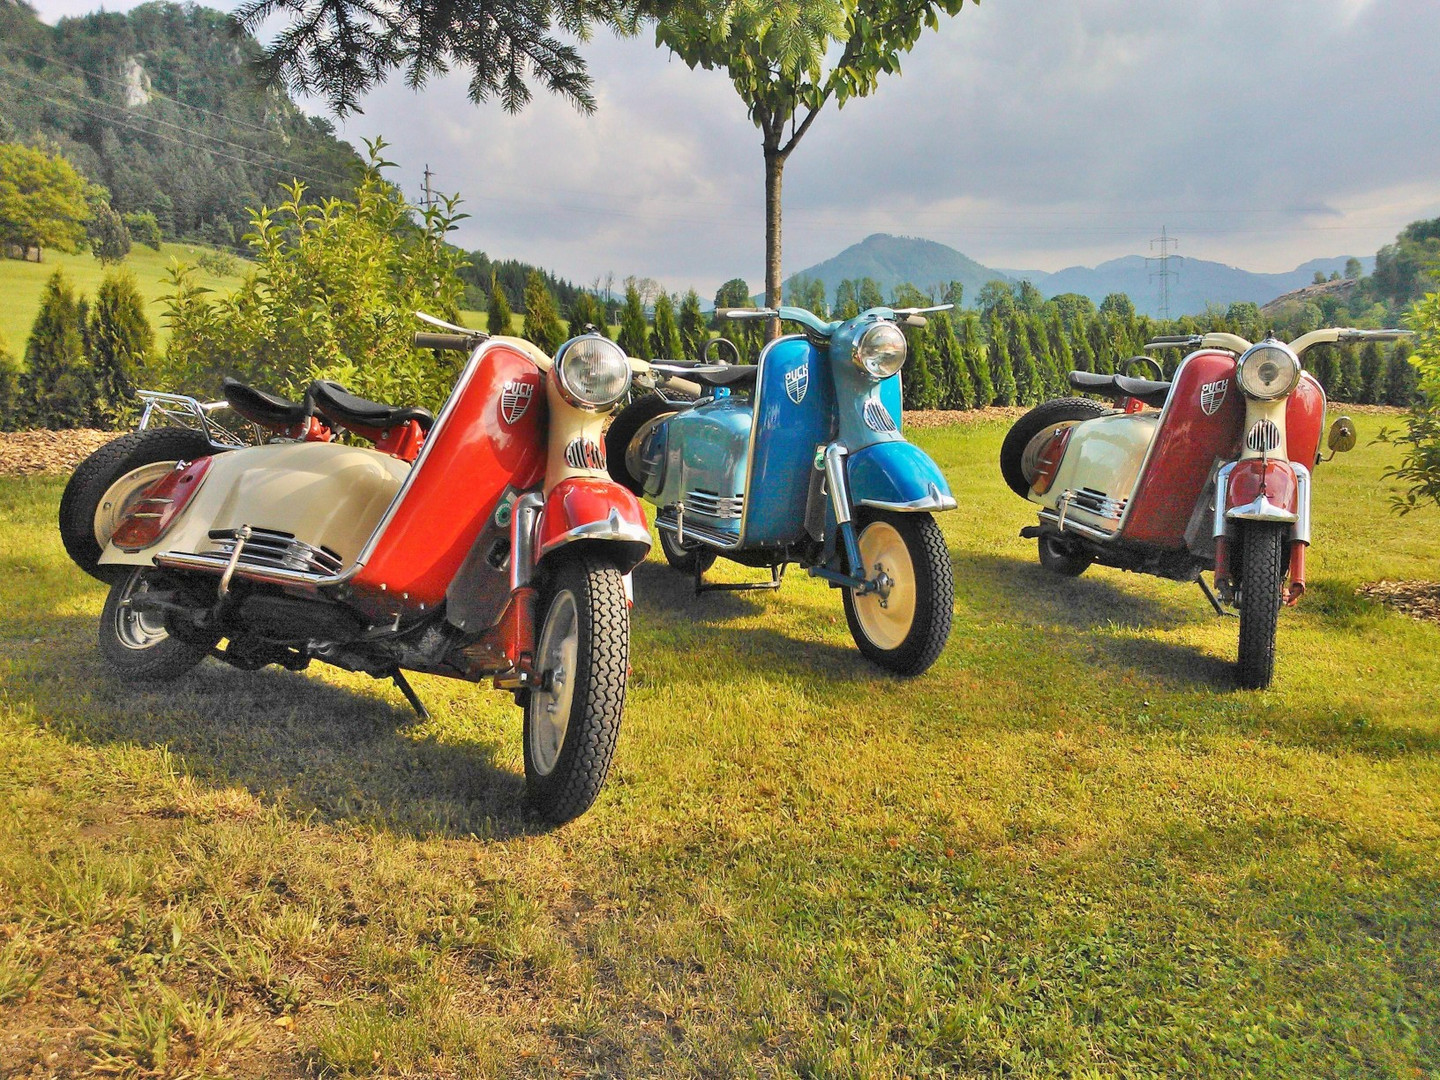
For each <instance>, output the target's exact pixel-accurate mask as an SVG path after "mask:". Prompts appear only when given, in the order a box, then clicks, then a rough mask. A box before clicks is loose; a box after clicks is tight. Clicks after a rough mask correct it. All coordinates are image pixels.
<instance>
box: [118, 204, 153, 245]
mask: <svg viewBox="0 0 1440 1080" xmlns="http://www.w3.org/2000/svg"><path fill="white" fill-rule="evenodd" d="M121 220H122V221H124V222H125V228H127V229H129V230H130V238H131V239H132V240H135V241H137V242H138V243H141V244H144V245H145V246H146V247H148V248H152V249H154V250H155V251H159V250H160V241H161V240H162V239H163V237H162V235H161V232H160V221H159V219H158V218H156V216H155V215H154V214H152V213H151V212H150V211H149V210H137V211H135V212H134V213H130V214H125V215H123V216H122V218H121Z"/></svg>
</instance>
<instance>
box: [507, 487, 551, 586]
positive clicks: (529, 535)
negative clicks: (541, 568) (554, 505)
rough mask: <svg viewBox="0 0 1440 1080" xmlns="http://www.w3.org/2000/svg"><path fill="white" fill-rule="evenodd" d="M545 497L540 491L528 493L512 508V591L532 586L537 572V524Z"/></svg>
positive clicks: (516, 501)
mask: <svg viewBox="0 0 1440 1080" xmlns="http://www.w3.org/2000/svg"><path fill="white" fill-rule="evenodd" d="M544 506H545V497H544V496H543V495H541V494H540V493H539V492H538V491H530V492H526V493H525V494H524V495H521V496H520V497H519V498H518V499H516V500H515V505H514V506H512V507H511V508H510V591H511V592H512V593H513V592H514V591H515V590H516V589H521V588H524V587H525V586H526V585H529V584H530V576H531V575H532V574H533V573H534V572H535V523H536V522H537V521H539V520H540V511H541V509H542V508H543V507H544Z"/></svg>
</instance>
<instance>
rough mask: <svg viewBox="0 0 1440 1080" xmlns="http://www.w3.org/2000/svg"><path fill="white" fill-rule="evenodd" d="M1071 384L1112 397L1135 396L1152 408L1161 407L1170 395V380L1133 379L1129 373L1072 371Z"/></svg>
mask: <svg viewBox="0 0 1440 1080" xmlns="http://www.w3.org/2000/svg"><path fill="white" fill-rule="evenodd" d="M1070 385H1071V386H1072V387H1074V388H1075V389H1076V390H1084V391H1085V392H1086V393H1090V394H1104V395H1105V396H1106V397H1112V398H1127V397H1130V398H1135V399H1136V400H1137V401H1143V402H1144V403H1145V404H1146V405H1149V406H1151V407H1152V408H1156V409H1160V408H1163V407H1164V405H1165V399H1166V398H1167V397H1169V396H1170V384H1169V383H1168V382H1155V381H1153V380H1151V379H1132V378H1131V377H1130V376H1129V375H1101V374H1099V373H1098V372H1094V371H1072V372H1070Z"/></svg>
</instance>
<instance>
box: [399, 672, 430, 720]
mask: <svg viewBox="0 0 1440 1080" xmlns="http://www.w3.org/2000/svg"><path fill="white" fill-rule="evenodd" d="M390 678H391V680H392V681H393V682H394V683H395V686H396V688H397V689H398V690H399V691H400V693H402V694H404V695H405V700H406V701H408V702H409V703H410V707H411V708H412V709H414V710H415V715H416V716H418V717H420V719H421V720H429V719H430V712H429V710H428V709H426V708H425V705H424V703H422V702H421V700H420V695H419V694H417V693H415V688H414V687H413V686H411V685H410V680H409V679H407V678H405V673H404V672H403V671H401V670H400V669H399V668H396V669H395V670H394V671H392V672H391V673H390Z"/></svg>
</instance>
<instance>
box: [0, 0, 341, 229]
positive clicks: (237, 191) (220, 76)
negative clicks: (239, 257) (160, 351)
mask: <svg viewBox="0 0 1440 1080" xmlns="http://www.w3.org/2000/svg"><path fill="white" fill-rule="evenodd" d="M260 51H261V50H260V46H259V44H258V43H257V42H256V41H255V39H254V38H253V37H251V36H250V35H249V34H246V33H244V32H243V31H241V30H240V29H239V27H238V26H237V25H236V23H235V21H234V19H232V18H231V17H230V16H229V15H226V14H224V13H223V12H219V11H211V10H209V9H206V8H203V7H197V6H196V5H194V4H184V5H181V4H172V3H160V2H154V3H147V4H142V5H141V6H139V7H137V8H134V9H133V10H131V11H129V12H127V13H124V14H118V13H115V12H105V11H100V12H96V13H95V14H92V15H86V16H83V17H81V18H72V19H61V20H60V22H59V23H58V24H57V25H56V26H53V27H51V26H47V25H45V24H44V23H43V22H41V21H40V20H39V18H37V17H36V15H35V11H34V9H33V8H31V7H30V6H29V5H28V4H25V3H21V2H18V0H0V141H6V142H15V141H19V142H28V143H34V142H36V141H45V142H48V143H50V144H51V145H52V146H54V147H55V148H57V149H59V151H60V152H61V153H63V154H64V155H65V157H67V158H68V159H69V160H70V161H71V163H72V164H74V165H75V167H76V168H77V169H79V170H80V172H81V173H83V174H84V175H85V176H86V177H87V178H88V179H90V180H92V181H94V182H96V183H99V184H103V185H104V186H105V187H107V188H109V189H110V197H111V205H113V206H114V207H115V209H116V210H118V211H120V212H121V213H122V214H124V213H130V212H140V211H149V212H151V213H153V214H154V215H155V216H156V218H157V219H158V220H159V223H160V227H161V230H162V232H163V233H164V235H165V237H166V238H184V239H192V240H200V241H204V242H208V243H212V244H222V245H226V246H233V245H234V244H235V242H236V239H237V237H238V235H239V234H241V233H243V232H244V231H245V230H246V229H247V228H248V227H249V221H248V218H247V216H246V214H245V208H246V207H247V206H256V205H258V204H259V203H261V202H270V203H273V202H275V201H277V198H276V197H277V195H278V189H277V186H276V185H278V184H280V183H282V182H286V181H289V180H290V179H291V178H294V177H299V178H301V179H303V180H305V181H306V182H307V184H308V186H309V189H310V192H311V194H312V195H314V196H316V197H321V198H323V197H326V196H329V195H344V194H347V193H348V191H349V190H350V189H351V188H353V186H354V180H355V177H356V175H357V173H356V170H355V168H354V166H355V164H356V163H357V162H358V160H359V159H358V158H357V156H356V154H355V151H354V149H353V148H352V147H351V146H350V145H349V144H348V143H345V142H342V141H340V140H339V139H337V138H335V135H334V128H333V127H332V125H331V124H330V123H329V122H328V121H326V120H323V119H320V118H316V117H311V116H307V115H305V113H303V112H301V111H300V109H299V108H298V107H297V106H296V105H295V104H294V102H292V101H291V100H290V99H289V98H288V97H287V96H286V95H285V94H284V92H283V91H279V90H273V89H265V88H264V87H262V86H261V84H260V81H259V78H258V76H257V75H256V72H255V68H254V66H253V61H255V60H256V59H257V58H258V57H259V56H260Z"/></svg>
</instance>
